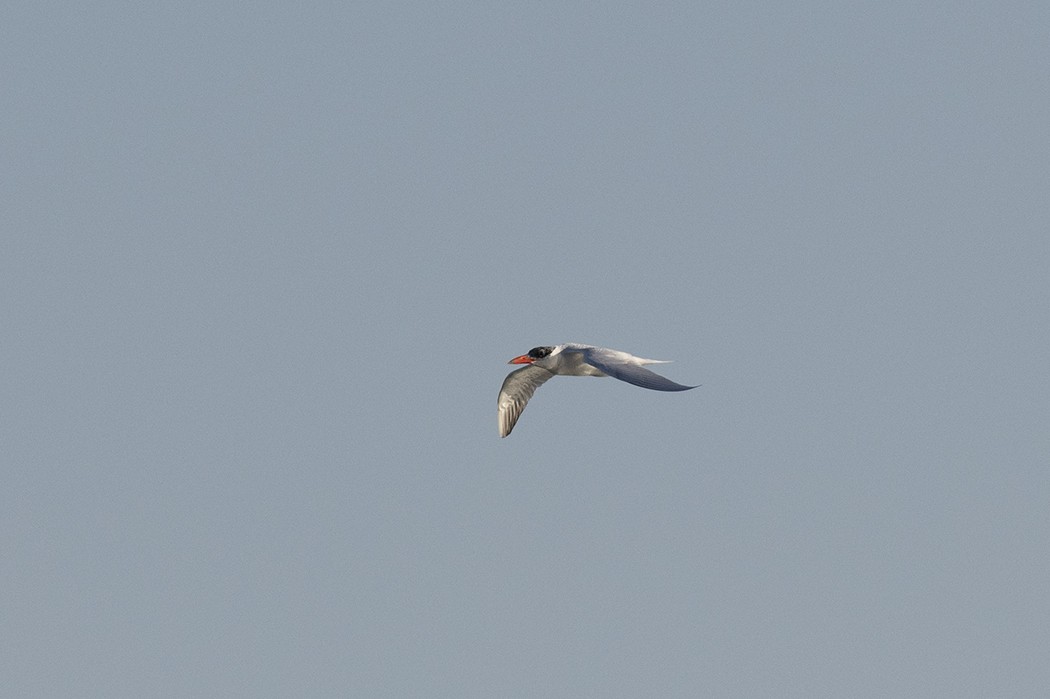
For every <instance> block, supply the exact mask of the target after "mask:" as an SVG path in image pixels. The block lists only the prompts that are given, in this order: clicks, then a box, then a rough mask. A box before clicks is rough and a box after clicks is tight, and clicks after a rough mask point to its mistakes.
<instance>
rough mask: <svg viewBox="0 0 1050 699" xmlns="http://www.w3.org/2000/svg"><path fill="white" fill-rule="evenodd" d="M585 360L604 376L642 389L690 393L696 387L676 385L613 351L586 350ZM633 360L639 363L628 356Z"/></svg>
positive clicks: (621, 353) (648, 360) (647, 360)
mask: <svg viewBox="0 0 1050 699" xmlns="http://www.w3.org/2000/svg"><path fill="white" fill-rule="evenodd" d="M583 354H584V359H585V360H586V362H587V363H588V364H590V365H591V366H593V367H594V368H595V369H599V370H601V372H602V373H603V374H607V375H608V376H611V377H613V378H614V379H619V380H620V381H626V382H627V383H632V384H634V385H635V386H641V387H642V388H651V389H652V390H654V391H688V390H689V389H691V388H696V386H683V385H682V384H680V383H675V382H674V381H672V380H671V379H666V378H664V377H663V376H660V375H659V374H657V373H654V372H652V371H649V370H648V369H646V368H645V367H642V366H638V365H637V364H633V363H629V362H625V361H623V360H622V359H621V358H620V357H618V356H617V355H623V354H626V353H625V352H616V351H615V350H613V351H602V350H601V349H600V348H597V347H595V348H591V349H588V350H584V352H583ZM627 356H628V357H631V359H633V360H636V361H637V359H638V358H637V357H632V356H631V355H627ZM642 361H645V362H650V363H655V362H653V360H651V359H645V360H642Z"/></svg>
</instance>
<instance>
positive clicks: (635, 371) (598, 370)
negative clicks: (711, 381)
mask: <svg viewBox="0 0 1050 699" xmlns="http://www.w3.org/2000/svg"><path fill="white" fill-rule="evenodd" d="M507 363H508V364H527V365H528V366H526V367H523V368H521V369H516V370H514V371H512V372H510V373H509V374H507V378H506V379H504V380H503V387H502V388H500V390H499V436H500V437H506V436H507V435H508V434H510V431H511V430H513V429H514V423H516V422H517V421H518V417H520V416H521V412H522V411H523V410H525V405H526V404H527V403H528V402H529V399H530V398H532V394H533V393H535V392H536V389H537V388H539V387H540V386H541V385H542V384H543V382H544V381H546V380H547V379H549V378H551V377H552V376H555V375H556V374H560V375H562V376H611V377H613V378H614V379H620V381H626V382H627V383H633V384H634V385H635V386H641V387H642V388H651V389H652V390H654V391H688V390H689V389H691V388H696V386H683V385H682V384H679V383H675V382H674V381H671V380H670V379H665V378H664V377H662V376H660V375H659V374H655V373H653V372H651V371H649V370H648V369H645V368H643V367H642V365H643V364H667V363H668V361H667V360H661V359H642V358H641V357H635V356H634V355H633V354H627V353H626V352H620V351H619V350H612V349H605V348H604V347H592V346H591V345H579V344H576V343H574V342H569V343H566V344H564V345H553V346H547V347H533V348H532V349H530V350H529V352H528V354H523V355H521V356H520V357H515V358H514V359H512V360H510V361H509V362H507Z"/></svg>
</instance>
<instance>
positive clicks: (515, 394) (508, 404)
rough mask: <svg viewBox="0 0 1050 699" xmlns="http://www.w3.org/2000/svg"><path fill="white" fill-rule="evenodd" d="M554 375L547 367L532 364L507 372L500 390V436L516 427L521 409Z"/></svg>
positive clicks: (504, 435)
mask: <svg viewBox="0 0 1050 699" xmlns="http://www.w3.org/2000/svg"><path fill="white" fill-rule="evenodd" d="M552 376H554V374H552V373H550V372H549V371H547V370H546V369H543V368H541V367H538V366H535V365H533V364H530V365H528V366H526V367H522V368H521V369H517V370H515V371H512V372H510V373H509V374H507V378H505V379H503V386H502V388H500V390H499V403H498V404H499V436H500V437H506V436H507V435H508V434H510V431H511V430H513V429H514V423H516V422H517V421H518V417H519V416H520V415H521V411H523V410H525V405H526V404H527V403H528V402H529V398H532V394H533V393H535V392H536V389H537V388H539V387H540V386H542V385H543V382H544V381H546V380H547V379H549V378H551V377H552Z"/></svg>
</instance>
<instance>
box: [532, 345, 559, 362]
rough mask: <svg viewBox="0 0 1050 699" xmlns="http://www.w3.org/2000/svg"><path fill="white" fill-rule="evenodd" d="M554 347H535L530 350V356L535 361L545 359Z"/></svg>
mask: <svg viewBox="0 0 1050 699" xmlns="http://www.w3.org/2000/svg"><path fill="white" fill-rule="evenodd" d="M552 349H554V348H553V347H533V348H532V349H530V350H529V356H530V357H532V358H533V359H543V358H544V357H546V356H547V355H549V354H550V353H551V350H552Z"/></svg>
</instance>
